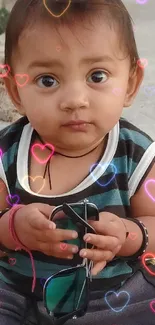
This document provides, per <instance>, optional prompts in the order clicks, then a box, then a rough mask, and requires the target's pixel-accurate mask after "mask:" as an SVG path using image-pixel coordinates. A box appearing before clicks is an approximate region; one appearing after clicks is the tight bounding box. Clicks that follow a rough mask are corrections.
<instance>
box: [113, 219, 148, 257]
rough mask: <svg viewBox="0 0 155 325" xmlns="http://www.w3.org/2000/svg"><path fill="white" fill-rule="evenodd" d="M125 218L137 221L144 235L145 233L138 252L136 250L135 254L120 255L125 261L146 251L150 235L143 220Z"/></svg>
mask: <svg viewBox="0 0 155 325" xmlns="http://www.w3.org/2000/svg"><path fill="white" fill-rule="evenodd" d="M125 219H126V220H129V221H132V222H135V223H136V224H137V225H138V226H139V228H140V229H141V231H142V235H143V241H142V245H141V247H140V249H139V250H138V252H136V253H135V254H133V255H131V256H120V257H119V258H121V259H123V260H125V261H129V260H134V259H137V258H139V257H141V256H142V255H143V254H144V253H145V252H146V249H147V246H148V244H149V236H148V230H147V228H146V227H145V225H144V224H143V222H142V221H140V220H138V219H136V218H125Z"/></svg>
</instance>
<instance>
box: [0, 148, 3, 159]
mask: <svg viewBox="0 0 155 325" xmlns="http://www.w3.org/2000/svg"><path fill="white" fill-rule="evenodd" d="M2 156H3V151H2V149H1V148H0V159H2Z"/></svg>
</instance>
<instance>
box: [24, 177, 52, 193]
mask: <svg viewBox="0 0 155 325" xmlns="http://www.w3.org/2000/svg"><path fill="white" fill-rule="evenodd" d="M28 178H30V179H31V180H32V182H35V181H36V179H38V178H41V179H42V181H43V185H42V186H41V187H40V189H39V191H38V192H36V193H38V194H39V193H40V192H41V190H42V189H43V188H44V186H45V182H46V181H45V179H44V178H43V177H42V176H36V177H32V176H29V175H26V176H24V177H23V179H22V184H23V183H24V182H25V179H28ZM23 187H25V186H23Z"/></svg>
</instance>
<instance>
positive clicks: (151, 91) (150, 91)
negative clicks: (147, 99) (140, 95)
mask: <svg viewBox="0 0 155 325" xmlns="http://www.w3.org/2000/svg"><path fill="white" fill-rule="evenodd" d="M144 93H145V95H147V96H152V95H155V86H150V87H149V86H146V87H144Z"/></svg>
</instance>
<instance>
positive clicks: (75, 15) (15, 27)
mask: <svg viewBox="0 0 155 325" xmlns="http://www.w3.org/2000/svg"><path fill="white" fill-rule="evenodd" d="M68 1H69V0H46V5H47V7H48V8H49V9H50V10H51V11H52V12H53V13H54V14H55V15H59V14H60V13H61V12H63V10H64V9H65V7H66V6H67V3H68ZM95 17H96V18H98V21H99V19H102V20H103V21H105V22H106V23H108V25H109V27H110V28H111V29H112V28H113V29H114V30H115V31H118V35H119V38H120V46H121V47H122V48H123V50H124V53H126V56H129V57H130V61H131V68H132V69H135V68H136V65H137V60H139V55H138V51H137V46H136V42H135V38H134V32H133V25H132V18H131V17H130V15H129V13H128V11H127V9H126V8H125V6H124V4H123V3H122V1H121V0H71V3H70V6H69V8H68V9H67V10H66V11H65V12H64V14H63V15H61V16H60V15H59V18H57V17H54V16H53V15H52V14H50V13H49V11H48V10H47V9H46V8H45V6H44V3H43V0H17V1H16V3H15V5H14V7H13V9H12V11H11V13H10V17H9V20H8V24H7V28H6V41H5V64H8V65H9V66H11V60H12V56H13V51H14V50H16V49H17V47H18V41H19V38H20V36H21V35H22V36H24V32H26V31H27V30H29V29H33V28H36V27H37V24H38V23H39V24H45V23H50V24H51V26H52V27H53V28H55V29H56V30H57V31H58V27H59V26H64V25H67V26H68V27H69V28H70V29H71V30H72V31H73V25H74V24H76V23H78V22H79V23H80V26H82V27H83V28H84V24H85V23H86V22H87V21H88V22H89V23H90V25H91V24H92V22H93V19H94V18H95ZM86 28H87V29H88V25H87V27H86ZM90 31H91V29H90ZM103 42H104V39H103Z"/></svg>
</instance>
